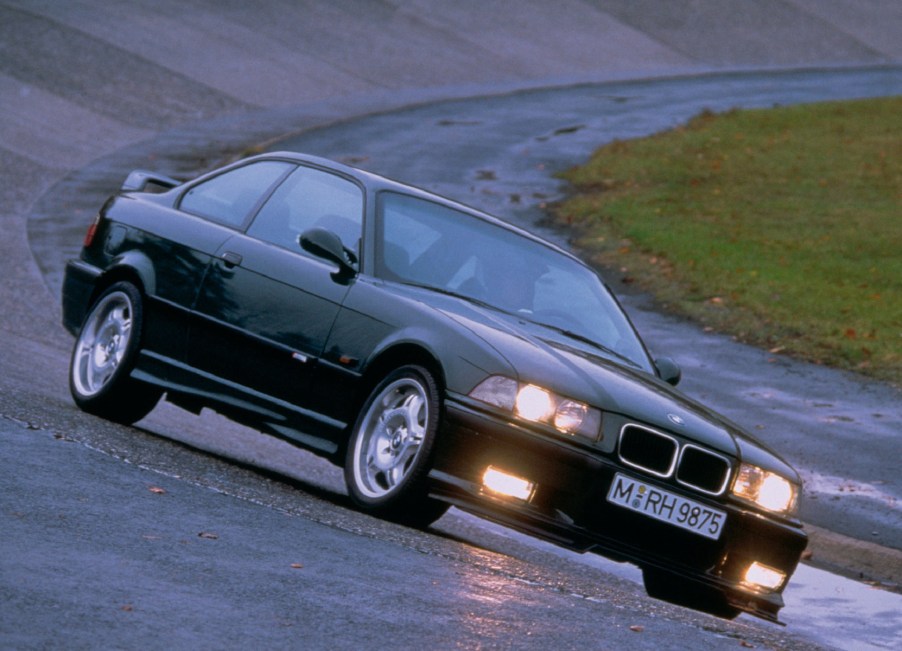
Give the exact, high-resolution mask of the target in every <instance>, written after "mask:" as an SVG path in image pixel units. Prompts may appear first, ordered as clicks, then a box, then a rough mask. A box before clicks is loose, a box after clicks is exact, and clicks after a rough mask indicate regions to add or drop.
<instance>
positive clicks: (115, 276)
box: [90, 251, 156, 304]
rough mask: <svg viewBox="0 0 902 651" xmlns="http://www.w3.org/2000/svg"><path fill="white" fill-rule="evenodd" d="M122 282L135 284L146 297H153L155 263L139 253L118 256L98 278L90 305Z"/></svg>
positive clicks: (154, 289) (131, 252) (132, 252)
mask: <svg viewBox="0 0 902 651" xmlns="http://www.w3.org/2000/svg"><path fill="white" fill-rule="evenodd" d="M122 281H125V282H129V283H131V284H133V285H134V286H135V287H137V288H138V291H140V292H141V294H142V295H144V296H147V295H153V294H154V293H155V291H156V274H155V273H154V269H153V263H152V262H151V260H150V259H149V258H148V257H147V256H146V255H144V254H143V253H139V252H137V251H129V252H127V253H124V254H123V255H120V256H117V257H116V259H115V260H114V261H113V263H112V264H111V265H110V266H109V267H108V268H107V269H106V271H104V272H103V274H101V276H100V278H98V280H97V283H96V284H95V286H94V291H93V293H92V294H91V300H90V303H91V304H93V303H94V301H96V300H97V299H98V297H99V296H100V295H101V294H102V293H103V292H105V291H106V290H107V289H108V288H109V287H111V286H112V285H114V284H116V283H118V282H122Z"/></svg>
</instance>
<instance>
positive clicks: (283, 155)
mask: <svg viewBox="0 0 902 651" xmlns="http://www.w3.org/2000/svg"><path fill="white" fill-rule="evenodd" d="M273 159H278V160H288V161H294V162H297V163H304V164H308V165H314V166H317V167H322V168H325V169H330V170H333V171H336V172H339V173H342V174H345V175H347V176H351V177H353V178H356V179H358V180H360V181H362V182H363V183H364V184H366V185H367V186H368V187H369V188H370V189H371V190H374V191H376V192H398V193H401V194H406V195H410V196H414V197H418V198H420V199H424V200H426V201H431V202H433V203H438V204H441V205H444V206H447V207H449V208H452V209H454V210H458V211H460V212H463V213H466V214H468V215H471V216H473V217H476V218H478V219H482V220H484V221H487V222H490V223H492V224H494V225H496V226H498V227H500V228H504V229H506V230H509V231H512V232H514V233H517V234H518V235H521V236H522V237H525V238H527V239H530V240H533V241H535V242H537V243H540V244H543V245H545V246H546V247H548V248H550V249H552V250H554V251H555V252H557V253H560V254H562V255H564V256H566V257H568V258H572V259H573V260H575V261H577V262H579V263H580V264H582V265H583V266H588V265H586V263H585V262H583V261H582V260H580V259H579V258H578V257H577V256H575V255H573V254H572V253H571V252H570V251H567V250H566V249H564V248H562V247H560V246H558V245H557V244H555V243H554V242H550V241H548V240H546V239H545V238H543V237H539V236H538V235H535V234H534V233H531V232H529V231H527V230H525V229H523V228H521V227H519V226H516V225H515V224H511V223H510V222H508V221H505V220H503V219H501V218H499V217H496V216H495V215H492V214H490V213H487V212H483V211H482V210H479V209H477V208H474V207H473V206H469V205H467V204H465V203H461V202H459V201H456V200H454V199H450V198H448V197H445V196H442V195H440V194H436V193H435V192H431V191H429V190H424V189H423V188H419V187H417V186H415V185H409V184H407V183H403V182H401V181H396V180H394V179H391V178H388V177H386V176H382V175H380V174H376V173H374V172H369V171H367V170H364V169H360V168H358V167H353V166H351V165H347V164H345V163H341V162H338V161H335V160H332V159H329V158H323V157H321V156H313V155H311V154H303V153H300V152H293V151H275V152H269V153H266V154H260V155H257V156H253V157H250V158H245V159H242V160H241V161H238V162H236V165H237V164H240V163H247V162H250V161H255V160H273Z"/></svg>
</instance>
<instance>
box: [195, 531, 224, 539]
mask: <svg viewBox="0 0 902 651" xmlns="http://www.w3.org/2000/svg"><path fill="white" fill-rule="evenodd" d="M197 537H198V538H206V539H208V540H219V536H217V535H216V534H215V533H210V532H209V531H201V532H200V533H199V534H197Z"/></svg>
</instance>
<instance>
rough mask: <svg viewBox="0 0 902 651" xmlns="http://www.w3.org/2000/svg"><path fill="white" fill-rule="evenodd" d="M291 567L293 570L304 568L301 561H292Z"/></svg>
mask: <svg viewBox="0 0 902 651" xmlns="http://www.w3.org/2000/svg"><path fill="white" fill-rule="evenodd" d="M291 569H293V570H302V569H304V565H303V564H302V563H292V564H291Z"/></svg>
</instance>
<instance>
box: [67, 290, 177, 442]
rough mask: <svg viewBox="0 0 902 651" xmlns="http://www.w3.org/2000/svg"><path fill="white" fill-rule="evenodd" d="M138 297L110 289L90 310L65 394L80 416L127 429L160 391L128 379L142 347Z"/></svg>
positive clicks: (147, 410)
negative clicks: (124, 425) (125, 426)
mask: <svg viewBox="0 0 902 651" xmlns="http://www.w3.org/2000/svg"><path fill="white" fill-rule="evenodd" d="M142 319H143V313H142V300H141V292H140V291H139V290H138V288H137V287H135V286H134V285H132V284H131V283H127V282H119V283H116V284H114V285H112V286H110V287H109V288H108V289H107V290H106V291H105V292H103V294H101V295H100V298H98V299H97V301H96V302H95V303H94V305H93V306H92V307H91V311H90V312H89V313H88V316H87V317H86V318H85V322H84V324H83V325H82V327H81V331H80V332H79V334H78V339H76V341H75V348H74V349H73V350H72V360H71V363H70V365H69V390H70V392H71V393H72V399H73V400H74V401H75V404H76V405H78V407H79V408H81V409H82V410H83V411H86V412H88V413H91V414H94V415H96V416H100V417H102V418H106V419H108V420H112V421H115V422H117V423H123V424H127V425H130V424H132V423H134V422H136V421H139V420H141V419H142V418H144V416H146V415H147V414H148V413H150V410H151V409H153V408H154V406H155V405H156V404H157V402H158V401H159V399H160V396H161V395H162V392H161V391H160V389H158V388H155V387H152V386H150V385H148V384H145V383H144V382H139V381H138V380H135V379H133V378H131V377H130V376H129V374H130V373H131V370H132V368H133V367H134V365H135V361H136V360H137V356H138V351H139V349H140V345H141V328H142V325H143V322H142Z"/></svg>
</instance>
